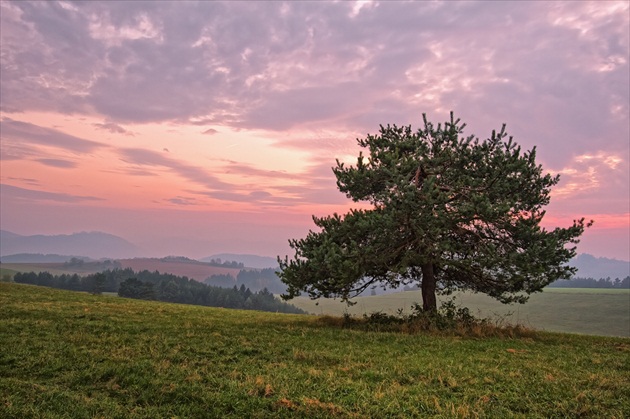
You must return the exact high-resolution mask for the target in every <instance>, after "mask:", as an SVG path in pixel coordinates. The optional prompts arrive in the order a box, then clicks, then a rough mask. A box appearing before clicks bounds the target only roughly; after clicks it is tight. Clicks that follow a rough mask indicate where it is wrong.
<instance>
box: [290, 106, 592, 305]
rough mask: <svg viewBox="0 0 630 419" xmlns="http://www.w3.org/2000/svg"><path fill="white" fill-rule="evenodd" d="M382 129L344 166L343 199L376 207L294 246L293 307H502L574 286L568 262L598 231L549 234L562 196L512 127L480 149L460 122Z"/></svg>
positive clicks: (328, 220)
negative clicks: (473, 299)
mask: <svg viewBox="0 0 630 419" xmlns="http://www.w3.org/2000/svg"><path fill="white" fill-rule="evenodd" d="M423 121H424V127H423V128H421V129H418V130H417V131H413V130H412V128H411V126H404V127H398V126H396V125H392V126H390V125H387V126H386V127H384V126H382V125H381V126H380V132H379V134H377V135H368V136H367V138H365V139H358V140H357V141H358V144H359V146H360V147H361V148H363V149H365V150H366V151H367V153H368V156H367V157H366V156H364V155H363V151H361V152H360V154H359V156H358V159H357V163H356V165H354V166H352V165H350V166H347V165H345V164H344V163H342V162H340V161H339V160H337V164H336V167H333V172H334V174H335V176H336V177H337V186H338V188H339V190H340V191H341V192H343V193H345V194H346V195H347V196H348V197H349V198H351V199H352V200H353V201H355V202H360V201H363V202H367V203H369V204H370V205H369V206H370V207H371V208H370V209H353V210H350V212H348V213H347V214H345V215H339V214H336V213H335V214H333V215H331V216H326V217H322V218H319V217H315V216H314V217H313V221H314V223H315V225H316V226H317V227H319V228H320V229H321V231H317V232H314V231H310V232H309V233H308V235H307V237H306V238H304V239H292V240H289V244H290V246H291V248H292V249H294V250H295V256H294V257H293V258H292V259H289V258H288V257H287V258H285V259H280V258H279V260H278V262H279V263H280V272H279V274H278V275H279V276H280V278H281V279H282V281H283V282H284V283H285V284H287V286H288V290H287V293H286V294H284V296H283V297H284V298H285V299H290V298H293V297H295V296H298V295H300V294H301V293H302V292H305V293H306V294H308V295H309V296H310V297H311V298H318V297H341V298H342V300H344V301H348V300H349V299H350V298H352V297H354V296H356V295H358V294H360V293H361V292H363V291H364V290H366V289H368V288H369V287H375V286H382V287H384V288H386V287H391V288H397V287H399V286H404V285H407V284H411V283H416V284H419V285H420V286H421V289H422V298H423V308H424V309H425V310H435V309H436V307H437V300H436V292H440V291H443V292H449V291H452V290H454V289H468V290H472V291H474V292H482V293H485V294H488V295H490V296H492V297H494V298H496V299H498V300H499V301H501V302H504V303H510V302H520V303H523V302H525V301H526V300H527V298H528V295H529V294H531V293H533V292H537V291H540V290H541V289H542V288H543V287H545V286H546V285H548V284H550V283H551V282H553V281H555V280H557V279H561V278H569V277H571V276H572V275H573V274H574V273H575V268H573V267H570V266H568V265H567V262H568V261H569V260H570V259H571V258H572V257H573V256H575V249H576V247H575V245H576V244H577V243H578V242H579V237H580V236H581V234H582V233H583V232H584V229H585V228H586V227H588V226H590V224H591V223H592V222H591V223H586V224H585V221H584V219H583V218H582V219H579V220H573V224H572V225H571V226H569V227H567V228H555V229H553V230H547V229H545V228H543V227H541V226H540V223H541V221H542V220H543V217H544V215H545V211H544V209H543V208H544V207H545V206H546V205H547V204H549V201H550V191H551V187H552V186H554V185H556V184H557V183H558V181H559V179H560V178H559V176H558V175H556V176H552V175H550V174H545V173H544V172H543V168H542V166H541V165H539V164H537V163H536V148H535V147H534V148H533V149H532V150H530V151H522V150H521V147H520V146H518V145H517V143H516V142H514V141H513V139H512V137H508V135H507V133H506V132H505V125H503V127H502V128H501V130H500V131H499V132H498V133H497V132H496V131H493V132H492V135H491V137H490V138H488V139H486V140H483V141H480V140H479V139H478V138H476V137H474V136H468V137H464V136H463V129H464V127H465V124H463V123H461V122H460V120H459V119H455V118H454V116H453V114H452V113H451V117H450V121H448V122H446V123H444V124H443V125H442V124H438V125H437V127H436V126H434V125H433V124H432V123H431V122H429V121H427V118H426V115H423Z"/></svg>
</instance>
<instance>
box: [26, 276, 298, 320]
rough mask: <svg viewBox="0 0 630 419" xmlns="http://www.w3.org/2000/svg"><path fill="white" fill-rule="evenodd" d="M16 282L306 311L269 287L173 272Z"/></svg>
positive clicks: (35, 278) (217, 304) (237, 306)
mask: <svg viewBox="0 0 630 419" xmlns="http://www.w3.org/2000/svg"><path fill="white" fill-rule="evenodd" d="M13 280H14V281H15V282H17V283H22V284H31V285H40V286H46V287H51V288H60V289H65V290H70V291H84V292H90V293H94V294H100V293H103V292H112V293H117V294H118V295H119V296H121V297H127V298H137V299H145V300H156V301H165V302H172V303H180V304H194V305H202V306H210V307H224V308H235V309H245V310H261V311H271V312H281V313H295V314H304V313H305V312H304V311H303V310H301V309H299V308H297V307H295V306H293V305H292V304H288V303H285V302H283V301H280V300H279V299H277V298H276V297H275V296H274V294H273V293H271V292H269V291H268V290H267V289H266V288H264V289H262V290H261V291H258V292H252V291H251V290H250V289H249V288H247V287H245V286H244V285H241V286H240V287H237V286H234V287H232V288H221V287H215V286H211V285H206V284H202V283H201V282H198V281H195V280H194V279H189V278H188V277H185V276H183V277H181V276H177V275H173V274H167V273H160V272H158V271H154V272H150V271H148V270H144V271H139V272H134V271H133V270H132V269H130V268H127V269H113V270H107V271H104V272H99V273H95V274H90V275H86V276H79V275H77V274H62V275H53V274H51V273H49V272H40V273H35V272H28V273H16V274H15V275H14V276H13Z"/></svg>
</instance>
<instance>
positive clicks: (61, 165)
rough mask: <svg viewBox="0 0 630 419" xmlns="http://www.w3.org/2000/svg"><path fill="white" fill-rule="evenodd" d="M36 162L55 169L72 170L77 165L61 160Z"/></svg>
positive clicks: (40, 160) (38, 160)
mask: <svg viewBox="0 0 630 419" xmlns="http://www.w3.org/2000/svg"><path fill="white" fill-rule="evenodd" d="M36 161H37V162H39V163H41V164H44V165H46V166H50V167H56V168H59V169H73V168H75V167H77V163H76V162H73V161H69V160H61V159H36Z"/></svg>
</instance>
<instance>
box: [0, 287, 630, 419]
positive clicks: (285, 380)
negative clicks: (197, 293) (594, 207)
mask: <svg viewBox="0 0 630 419" xmlns="http://www.w3.org/2000/svg"><path fill="white" fill-rule="evenodd" d="M0 307H1V309H0V342H1V343H2V345H1V346H0V417H1V418H3V419H4V418H7V419H8V418H91V417H101V418H169V417H180V418H195V417H200V418H201V417H207V418H269V417H274V418H330V417H334V418H408V417H439V418H483V417H487V418H511V417H513V418H549V417H557V418H575V417H592V418H603V417H605V418H627V417H630V340H629V339H624V338H612V337H595V336H579V335H568V334H557V333H538V334H534V335H530V336H529V337H527V338H511V339H508V338H484V339H479V338H476V339H475V338H462V337H456V336H439V335H427V334H418V335H406V334H394V333H378V332H362V331H357V330H350V329H344V328H342V327H334V326H327V325H325V323H324V322H323V321H322V320H321V319H320V318H319V317H318V316H300V315H282V314H275V313H263V312H254V311H238V310H226V309H216V308H208V307H197V306H184V305H177V304H166V303H158V302H149V301H138V300H128V299H124V298H111V297H105V296H93V295H89V294H83V293H74V292H69V291H61V290H53V289H49V288H43V287H35V286H28V285H20V284H6V283H0Z"/></svg>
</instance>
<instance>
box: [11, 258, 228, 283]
mask: <svg viewBox="0 0 630 419" xmlns="http://www.w3.org/2000/svg"><path fill="white" fill-rule="evenodd" d="M117 262H118V263H120V266H121V267H122V268H131V269H133V270H134V271H136V272H137V271H143V270H148V271H151V272H153V271H159V272H161V273H169V274H173V275H178V276H187V277H188V278H191V279H195V280H197V281H203V280H204V279H206V278H208V277H209V276H212V275H226V274H228V275H231V276H232V277H234V278H236V276H237V275H238V273H239V272H240V269H239V268H224V267H221V266H213V265H210V264H208V263H204V262H198V261H164V260H160V259H150V258H136V259H121V260H118V261H117ZM2 268H3V269H8V270H10V271H12V272H13V273H15V272H44V271H47V272H50V273H51V274H53V275H61V274H75V273H76V274H79V275H86V274H90V273H94V272H100V271H103V270H105V269H108V267H107V266H104V265H102V264H99V265H97V264H94V263H85V264H84V265H82V266H73V265H70V266H68V265H65V264H63V263H3V264H2ZM112 268H113V267H112ZM110 269H111V268H110Z"/></svg>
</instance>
